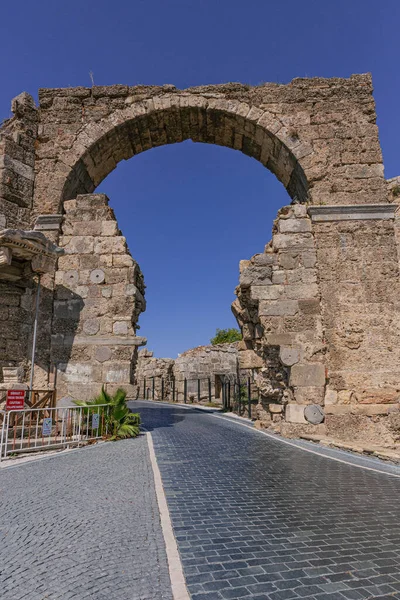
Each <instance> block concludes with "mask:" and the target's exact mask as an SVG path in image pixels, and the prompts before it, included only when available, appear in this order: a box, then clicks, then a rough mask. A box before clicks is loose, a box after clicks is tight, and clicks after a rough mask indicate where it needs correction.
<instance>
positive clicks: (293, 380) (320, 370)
mask: <svg viewBox="0 0 400 600" xmlns="http://www.w3.org/2000/svg"><path fill="white" fill-rule="evenodd" d="M325 381H326V378H325V366H324V365H322V364H321V363H313V364H309V365H302V364H297V365H294V366H293V367H292V368H291V370H290V385H292V386H293V387H323V386H324V385H325Z"/></svg>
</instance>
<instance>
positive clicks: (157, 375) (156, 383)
mask: <svg viewBox="0 0 400 600" xmlns="http://www.w3.org/2000/svg"><path fill="white" fill-rule="evenodd" d="M174 363H175V361H174V359H173V358H156V357H155V356H154V354H153V352H151V351H149V350H148V349H147V348H143V349H142V350H139V352H138V361H137V366H136V371H135V384H136V391H135V398H150V399H154V400H165V401H168V402H172V400H173V381H174Z"/></svg>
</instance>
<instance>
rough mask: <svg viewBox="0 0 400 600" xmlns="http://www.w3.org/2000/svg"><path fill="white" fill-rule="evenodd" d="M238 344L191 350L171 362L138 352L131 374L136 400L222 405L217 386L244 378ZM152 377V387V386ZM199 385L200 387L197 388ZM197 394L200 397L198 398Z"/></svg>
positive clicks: (219, 387)
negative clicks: (212, 402)
mask: <svg viewBox="0 0 400 600" xmlns="http://www.w3.org/2000/svg"><path fill="white" fill-rule="evenodd" d="M238 357H239V353H238V344H237V343H233V344H217V345H215V346H198V347H197V348H191V349H190V350H187V351H186V352H183V353H182V354H179V355H178V357H177V358H176V359H175V360H174V359H171V358H155V357H154V356H153V353H152V352H149V351H148V350H147V349H145V350H141V351H140V352H139V359H138V363H137V370H136V375H135V380H136V385H137V393H136V396H137V397H138V398H143V397H146V398H149V399H153V390H154V399H155V400H162V399H163V400H165V401H169V402H172V401H173V400H174V401H175V402H183V401H184V396H185V383H184V382H185V379H186V396H187V401H188V402H198V401H199V400H200V402H203V403H207V402H208V401H209V398H210V393H211V397H212V400H213V401H214V400H216V401H217V402H220V403H221V402H222V390H221V385H222V383H223V382H227V381H228V380H229V381H231V383H232V397H233V392H234V388H233V385H234V382H235V381H237V379H238V377H242V378H244V377H247V376H248V375H249V372H248V371H247V370H243V369H240V365H239V362H238ZM153 378H154V384H153ZM199 385H200V388H199ZM199 392H200V398H199Z"/></svg>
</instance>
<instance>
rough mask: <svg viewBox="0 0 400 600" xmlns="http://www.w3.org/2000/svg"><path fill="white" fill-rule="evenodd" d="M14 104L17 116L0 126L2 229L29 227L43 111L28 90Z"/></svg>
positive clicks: (0, 206)
mask: <svg viewBox="0 0 400 600" xmlns="http://www.w3.org/2000/svg"><path fill="white" fill-rule="evenodd" d="M11 108H12V111H13V113H14V117H13V118H11V119H9V120H7V121H5V123H4V124H3V126H2V127H1V128H0V229H3V228H6V227H7V228H15V229H29V224H30V222H31V208H32V202H33V187H34V180H35V170H34V166H35V145H36V142H37V130H38V120H39V113H38V111H37V109H36V106H35V103H34V101H33V98H32V97H31V96H29V94H26V93H25V92H24V93H22V94H20V95H19V96H17V97H16V98H14V100H13V101H12V106H11Z"/></svg>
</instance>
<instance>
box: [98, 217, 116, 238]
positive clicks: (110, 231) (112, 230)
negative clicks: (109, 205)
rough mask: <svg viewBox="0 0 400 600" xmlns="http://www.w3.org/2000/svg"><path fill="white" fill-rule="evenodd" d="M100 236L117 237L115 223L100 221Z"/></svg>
mask: <svg viewBox="0 0 400 600" xmlns="http://www.w3.org/2000/svg"><path fill="white" fill-rule="evenodd" d="M100 226H101V235H104V236H111V235H112V236H115V235H118V226H117V223H116V221H101V222H100Z"/></svg>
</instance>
